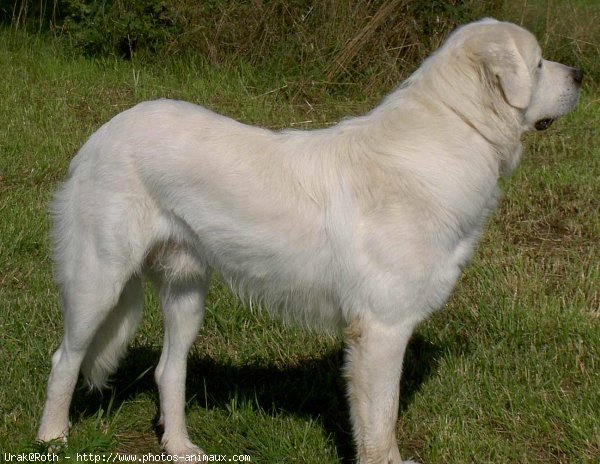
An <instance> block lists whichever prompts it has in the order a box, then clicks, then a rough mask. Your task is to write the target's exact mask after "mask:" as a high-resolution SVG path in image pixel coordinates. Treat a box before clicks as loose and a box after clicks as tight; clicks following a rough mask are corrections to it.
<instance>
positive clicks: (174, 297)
mask: <svg viewBox="0 0 600 464" xmlns="http://www.w3.org/2000/svg"><path fill="white" fill-rule="evenodd" d="M150 274H151V276H152V278H153V281H154V282H155V284H156V286H157V287H158V290H159V296H160V303H161V308H162V312H163V318H164V326H165V335H164V345H163V351H162V354H161V357H160V361H159V363H158V366H157V368H156V371H155V379H156V383H157V384H158V390H159V395H160V422H161V424H162V426H163V427H164V433H163V436H162V445H163V446H164V448H165V450H166V451H167V453H169V454H171V455H178V456H187V455H197V454H202V450H201V449H200V448H198V447H197V446H196V445H194V444H193V443H192V442H191V441H190V439H189V437H188V432H187V427H186V421H185V378H186V367H187V360H186V358H187V355H188V352H189V350H190V348H191V346H192V344H193V343H194V340H195V338H196V335H197V334H198V331H199V330H200V326H201V325H202V321H203V318H204V298H205V296H206V293H207V290H208V283H209V280H210V271H209V269H208V268H207V267H206V266H204V265H203V264H202V262H201V261H200V259H199V258H198V257H197V256H196V255H195V254H194V253H193V252H192V251H191V250H188V249H186V247H185V246H178V245H167V246H165V247H164V248H163V249H162V250H161V251H160V252H159V256H158V258H157V259H156V260H155V261H154V264H153V266H152V269H151V272H150Z"/></svg>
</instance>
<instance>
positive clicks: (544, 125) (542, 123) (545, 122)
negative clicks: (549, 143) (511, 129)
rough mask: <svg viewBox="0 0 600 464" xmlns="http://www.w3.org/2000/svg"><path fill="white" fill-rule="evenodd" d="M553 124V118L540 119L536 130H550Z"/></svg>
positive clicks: (536, 124)
mask: <svg viewBox="0 0 600 464" xmlns="http://www.w3.org/2000/svg"><path fill="white" fill-rule="evenodd" d="M553 122H554V119H552V118H546V119H540V120H539V121H536V123H535V128H536V130H539V131H543V130H546V129H548V128H549V127H550V125H551V124H552V123H553Z"/></svg>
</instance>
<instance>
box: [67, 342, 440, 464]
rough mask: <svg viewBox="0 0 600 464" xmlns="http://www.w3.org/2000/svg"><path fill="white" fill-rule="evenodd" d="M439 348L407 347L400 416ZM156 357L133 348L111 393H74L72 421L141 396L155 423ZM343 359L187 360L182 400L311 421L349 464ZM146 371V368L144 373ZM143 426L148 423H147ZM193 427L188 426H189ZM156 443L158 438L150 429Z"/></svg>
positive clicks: (154, 352) (427, 345)
mask: <svg viewBox="0 0 600 464" xmlns="http://www.w3.org/2000/svg"><path fill="white" fill-rule="evenodd" d="M444 351H445V350H444V349H443V347H440V346H437V345H434V344H432V343H430V342H429V341H427V340H425V339H424V338H423V337H421V336H420V335H419V334H415V336H413V338H412V340H411V342H410V343H409V346H408V349H407V353H406V358H405V362H404V373H403V376H402V382H401V402H400V409H401V411H400V415H402V410H405V409H406V408H407V406H408V405H409V404H410V402H411V399H412V398H413V397H414V395H415V394H416V393H417V392H418V391H419V389H420V388H421V386H422V385H423V383H424V382H425V381H426V380H427V379H428V378H429V377H430V376H431V375H432V373H433V372H435V370H436V366H437V365H438V362H439V359H440V357H441V356H443V353H444ZM159 357H160V351H159V350H157V349H156V348H145V347H134V348H132V349H131V351H130V353H129V354H128V356H127V358H126V359H125V361H124V362H123V366H122V367H121V368H120V369H119V371H118V372H117V373H116V374H115V375H114V377H113V382H112V383H111V385H112V387H111V388H112V393H111V392H109V393H108V394H107V393H104V394H99V393H88V392H87V391H86V390H85V389H78V390H77V392H76V393H75V396H74V398H73V404H72V411H71V414H72V417H80V418H82V417H89V416H93V415H95V414H97V413H98V411H99V410H100V409H103V410H104V411H106V410H108V409H109V408H112V410H116V409H118V408H119V407H120V405H121V404H123V403H125V402H127V401H130V400H133V399H135V397H136V396H138V395H140V394H142V393H148V392H151V393H152V394H154V396H155V402H156V410H155V417H154V421H155V423H156V422H157V418H158V393H157V389H156V385H155V383H154V375H153V374H154V367H155V366H156V363H157V362H158V359H159ZM343 359H344V353H343V351H342V350H334V351H331V352H330V353H328V354H327V355H325V356H324V357H321V358H319V359H315V360H312V361H308V362H304V363H300V364H299V365H297V366H293V367H290V368H278V367H275V366H256V365H246V366H233V365H227V364H223V363H219V362H216V361H214V360H213V359H210V358H203V357H198V356H191V357H190V358H189V359H188V375H187V385H186V391H187V397H188V402H189V403H191V404H192V405H193V404H194V403H196V404H199V405H200V406H201V407H203V408H209V409H210V408H222V409H225V408H227V406H228V404H230V402H231V401H232V399H233V398H234V397H236V398H237V399H238V400H239V401H247V402H249V403H251V404H256V405H257V406H258V407H260V408H261V409H262V410H263V411H266V412H267V413H270V414H273V415H276V414H277V415H280V414H282V413H283V414H293V415H299V416H303V417H310V418H311V419H314V420H316V421H317V422H320V423H322V424H323V427H324V428H325V430H326V432H327V433H328V434H329V436H331V437H332V440H333V441H334V444H335V447H336V450H337V454H338V457H339V458H340V461H341V462H343V463H346V462H348V463H349V462H353V456H354V454H355V451H354V446H353V440H352V432H351V426H350V417H349V410H348V402H347V400H346V386H345V381H344V379H343V377H342V375H341V369H342V365H343ZM149 366H151V368H150V367H149ZM148 420H151V418H150V417H149V418H148ZM189 425H190V426H191V427H193V424H189ZM155 430H156V434H157V443H158V439H159V437H160V434H161V430H160V429H159V428H158V426H156V427H155Z"/></svg>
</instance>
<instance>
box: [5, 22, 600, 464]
mask: <svg viewBox="0 0 600 464" xmlns="http://www.w3.org/2000/svg"><path fill="white" fill-rule="evenodd" d="M598 46H599V45H598V44H596V47H598ZM596 56H597V55H596ZM550 58H552V57H550ZM588 63H591V64H592V65H593V64H594V63H595V65H597V66H600V63H599V62H598V60H596V61H595V62H594V61H593V60H592V61H589V62H588ZM571 64H574V63H571ZM588 65H589V64H588ZM0 69H1V70H2V78H1V79H0V372H1V374H0V452H1V453H5V452H12V453H18V452H25V451H31V450H36V449H39V448H37V447H36V445H35V444H34V436H35V431H36V427H37V425H38V421H39V418H40V415H41V411H42V406H43V401H44V395H45V385H46V380H47V377H48V373H49V370H50V356H51V353H52V352H53V351H54V349H56V347H57V346H58V343H59V342H60V338H61V332H62V321H61V317H60V309H59V306H58V299H57V292H56V289H55V287H54V285H53V282H52V277H51V261H50V259H49V244H48V241H47V232H48V228H49V220H48V215H47V204H48V200H49V198H50V195H51V192H52V191H53V189H55V188H56V187H57V185H58V183H59V182H60V180H61V179H62V178H63V177H64V175H65V173H66V169H67V166H68V163H69V160H70V158H71V157H72V156H73V154H74V153H75V152H76V150H77V149H78V147H79V146H81V144H82V143H83V142H84V141H85V139H86V138H87V137H88V136H89V135H90V134H91V133H92V132H93V131H94V130H95V129H97V128H98V127H99V125H100V124H102V123H103V122H105V121H106V120H107V119H109V118H110V117H111V116H113V115H115V114H117V113H118V112H119V111H121V110H123V109H125V108H127V107H130V106H132V105H133V104H135V103H136V102H139V101H142V100H147V99H152V98H158V97H171V98H179V99H184V100H188V101H193V102H196V103H199V104H202V105H204V106H207V107H209V108H211V109H214V110H215V111H218V112H220V113H224V114H226V115H229V116H232V117H235V118H237V119H240V120H242V121H244V122H247V123H252V124H257V125H262V126H266V127H271V128H275V129H277V128H282V127H287V126H290V125H295V126H296V127H306V128H313V127H322V126H324V125H327V124H330V123H333V122H335V121H338V120H339V119H340V118H341V117H343V116H345V115H351V114H360V113H361V112H364V111H367V110H368V109H370V108H371V107H372V106H374V105H375V104H376V103H377V101H378V99H379V98H380V97H381V96H382V95H383V93H384V92H385V91H386V90H389V89H383V88H381V89H379V93H378V94H376V95H373V94H369V95H366V93H363V92H361V90H360V83H356V85H355V86H350V85H348V86H346V87H344V89H341V90H339V89H338V90H336V91H335V92H331V91H330V90H331V86H326V85H321V84H319V83H316V84H312V85H309V86H307V85H306V84H305V83H302V85H301V87H302V88H301V89H300V90H299V87H300V84H297V82H298V81H297V80H296V78H297V77H298V76H287V77H286V76H281V77H279V75H277V76H278V77H273V74H272V73H270V72H269V70H268V69H262V68H253V67H249V66H247V65H241V64H240V65H239V66H229V67H223V68H220V69H215V68H212V67H210V66H209V65H207V64H205V63H203V62H202V61H201V60H191V59H187V60H186V59H183V58H181V59H177V60H172V61H169V62H168V63H166V64H165V65H164V66H160V65H158V64H156V63H151V62H137V61H136V60H133V61H121V60H115V59H110V58H105V59H87V58H82V57H76V56H73V55H72V54H69V53H66V52H64V51H63V50H62V49H61V47H60V42H55V41H53V39H51V38H44V37H41V36H39V35H35V34H26V33H24V32H14V31H12V30H9V29H8V28H5V29H0ZM591 71H592V73H596V75H597V73H598V69H593V70H591ZM599 102H600V89H599V87H598V85H597V83H596V84H592V83H588V84H587V85H586V87H585V89H584V92H583V95H582V98H581V102H580V104H579V105H578V107H577V108H576V110H575V111H574V112H573V113H572V114H571V115H569V116H568V117H567V118H565V119H564V120H562V121H560V122H557V123H555V125H554V126H553V127H552V128H551V129H550V130H549V131H547V132H545V133H539V134H531V135H529V136H527V137H526V140H525V145H526V151H525V155H524V159H523V162H522V164H521V167H520V168H519V170H518V171H517V172H516V174H515V175H513V177H512V178H510V179H508V180H506V181H504V182H503V189H504V191H505V196H504V199H503V201H502V203H501V207H500V209H499V211H497V213H496V214H495V215H494V216H493V218H492V220H491V221H490V223H489V226H488V228H487V230H486V234H485V237H484V239H483V241H482V243H481V246H480V247H479V250H478V252H477V254H476V256H475V259H474V260H473V262H472V264H471V265H470V266H469V267H468V269H467V270H466V272H465V274H464V276H463V277H462V279H461V281H460V283H459V285H458V286H457V288H456V291H455V292H454V295H453V297H452V298H451V300H450V301H449V302H448V304H447V305H446V307H445V308H444V310H443V311H441V312H439V313H438V314H437V315H436V316H435V317H433V318H432V319H431V320H430V321H429V322H427V323H425V324H423V325H422V326H421V327H420V328H419V329H418V331H417V332H416V334H415V336H414V337H413V340H412V342H411V345H410V347H409V351H408V355H407V360H406V363H405V366H406V368H405V373H404V376H403V381H402V404H401V412H400V421H401V422H400V424H401V425H400V427H399V443H400V449H401V452H402V453H403V457H404V458H405V459H409V458H411V459H415V460H419V461H421V462H423V463H427V464H435V463H508V462H515V463H597V462H599V456H600V294H599V290H600V212H599V211H600V210H599V206H600V189H599V188H598V186H599V184H600V132H598V128H600V104H599ZM147 295H148V297H147V305H146V310H145V317H144V321H143V323H142V326H141V328H140V330H139V332H138V334H137V336H136V338H135V340H134V342H133V345H132V347H131V350H130V352H129V355H128V357H127V359H126V360H125V362H124V364H123V366H122V368H121V369H120V370H119V371H118V372H117V374H116V375H115V376H114V382H113V383H112V385H113V388H112V389H111V390H108V391H106V392H104V394H103V395H99V394H89V393H87V392H86V390H85V389H84V388H83V387H81V388H79V389H78V390H77V391H76V394H75V398H74V404H73V406H72V414H71V418H72V422H73V428H72V434H71V439H70V442H69V446H68V448H66V449H64V450H62V451H61V453H62V455H63V456H75V454H76V453H83V452H88V453H89V452H92V453H100V452H108V451H122V452H129V453H138V454H142V453H147V452H152V453H159V452H160V447H159V444H158V438H157V432H156V430H155V427H154V420H155V419H156V414H157V391H156V389H155V387H154V383H153V376H152V372H153V368H154V367H155V365H156V363H157V362H158V357H159V355H160V349H161V338H162V336H161V334H162V331H161V318H160V314H159V310H158V308H157V304H156V299H155V297H154V296H153V295H152V294H151V292H150V291H149V292H147ZM342 349H343V346H342V343H341V341H339V340H336V339H333V338H324V337H323V336H321V335H318V334H314V333H310V332H304V331H301V330H298V329H295V328H288V327H284V326H282V325H281V324H279V323H278V322H274V321H271V320H270V319H268V318H267V317H266V316H264V315H262V314H260V313H256V312H250V310H249V309H248V308H245V307H244V306H243V305H241V304H240V303H238V302H237V301H236V300H235V299H234V298H233V296H232V295H231V294H230V293H229V291H228V290H227V289H226V288H225V287H224V286H223V285H222V284H220V283H218V282H217V281H215V282H214V284H213V286H212V288H211V292H210V295H209V300H208V313H207V318H206V322H205V326H204V328H203V330H202V332H201V334H200V336H199V337H198V339H197V342H196V344H195V346H194V348H193V351H192V353H191V355H190V359H189V373H188V405H187V406H188V415H187V417H188V425H189V429H190V434H191V437H192V439H193V440H194V441H195V442H196V443H197V444H199V445H200V446H201V447H203V448H204V449H205V451H207V452H208V453H215V454H216V453H221V454H227V455H229V456H232V455H234V454H247V455H250V456H251V457H252V462H257V463H280V462H302V463H334V462H351V459H352V456H353V449H352V440H351V435H350V427H349V423H348V417H347V404H346V400H345V396H344V384H343V382H342V380H341V379H340V376H339V369H340V366H341V361H342ZM1 459H2V455H0V460H1Z"/></svg>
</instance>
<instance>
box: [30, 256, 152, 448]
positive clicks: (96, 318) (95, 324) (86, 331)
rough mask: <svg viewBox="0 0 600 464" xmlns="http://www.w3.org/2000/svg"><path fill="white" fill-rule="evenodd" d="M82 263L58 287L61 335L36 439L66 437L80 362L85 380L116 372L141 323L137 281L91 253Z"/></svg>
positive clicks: (139, 295) (101, 380)
mask: <svg viewBox="0 0 600 464" xmlns="http://www.w3.org/2000/svg"><path fill="white" fill-rule="evenodd" d="M81 261H82V262H80V263H79V264H80V267H79V269H78V270H77V272H76V273H75V274H74V275H73V277H72V278H71V279H69V281H68V282H63V283H62V285H61V297H62V298H61V299H62V304H63V315H64V337H63V340H62V343H61V345H60V347H59V348H58V350H56V352H55V353H54V354H53V356H52V371H51V373H50V378H49V380H48V387H47V398H46V405H45V407H44V412H43V414H42V420H41V423H40V427H39V430H38V434H37V439H38V440H40V441H50V440H55V439H61V440H65V439H66V437H67V434H68V426H69V422H68V413H69V406H70V403H71V398H72V396H73V391H74V388H75V385H76V383H77V378H78V374H79V370H80V368H81V366H82V363H83V362H84V359H87V361H86V363H87V364H88V366H89V369H88V372H87V375H88V376H89V375H92V377H91V378H89V379H88V380H90V381H91V382H92V383H97V384H102V383H103V381H104V379H105V378H106V376H107V375H108V373H109V371H110V370H113V369H114V368H116V363H117V361H118V358H119V357H120V356H121V355H122V354H123V352H124V347H125V346H126V344H127V341H128V340H129V337H130V336H131V335H132V334H133V331H134V330H135V327H136V326H137V323H138V322H139V317H140V313H141V311H140V308H141V304H142V301H141V292H140V283H139V278H138V277H130V278H129V279H128V276H126V275H124V274H122V273H119V272H111V269H110V266H109V265H107V263H106V260H105V259H102V258H100V257H98V256H96V255H95V253H90V254H89V255H86V256H84V257H82V259H81ZM119 274H120V275H119ZM117 339H118V340H117ZM100 358H101V359H100ZM84 373H85V372H84Z"/></svg>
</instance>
